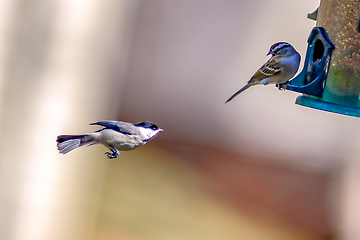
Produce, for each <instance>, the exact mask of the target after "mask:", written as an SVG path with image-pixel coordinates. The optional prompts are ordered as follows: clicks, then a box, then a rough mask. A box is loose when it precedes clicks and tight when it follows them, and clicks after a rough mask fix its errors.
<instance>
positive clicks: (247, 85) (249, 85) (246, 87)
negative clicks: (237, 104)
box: [225, 82, 255, 103]
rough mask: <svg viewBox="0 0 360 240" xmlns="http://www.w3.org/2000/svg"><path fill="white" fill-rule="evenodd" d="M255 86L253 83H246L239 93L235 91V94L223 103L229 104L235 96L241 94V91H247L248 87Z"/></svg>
mask: <svg viewBox="0 0 360 240" xmlns="http://www.w3.org/2000/svg"><path fill="white" fill-rule="evenodd" d="M253 85H255V83H254V82H248V83H247V84H246V85H245V86H243V87H242V88H241V89H240V90H239V91H237V92H236V93H234V95H232V96H231V97H230V98H229V99H228V100H226V102H225V103H228V102H230V101H231V100H233V99H234V98H235V97H236V96H237V95H239V94H240V93H242V92H243V91H245V90H246V89H248V88H249V87H251V86H253Z"/></svg>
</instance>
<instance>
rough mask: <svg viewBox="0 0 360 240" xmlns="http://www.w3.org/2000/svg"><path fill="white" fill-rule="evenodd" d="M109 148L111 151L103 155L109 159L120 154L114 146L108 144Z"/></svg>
mask: <svg viewBox="0 0 360 240" xmlns="http://www.w3.org/2000/svg"><path fill="white" fill-rule="evenodd" d="M109 149H110V150H111V152H106V153H105V155H106V156H107V157H108V158H109V159H113V158H117V157H118V156H119V155H120V151H119V150H117V149H116V148H114V147H113V146H109Z"/></svg>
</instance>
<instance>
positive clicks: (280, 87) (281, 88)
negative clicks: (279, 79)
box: [275, 81, 289, 91]
mask: <svg viewBox="0 0 360 240" xmlns="http://www.w3.org/2000/svg"><path fill="white" fill-rule="evenodd" d="M288 82H289V81H287V82H286V83H288ZM286 83H277V84H276V85H275V86H276V87H277V88H278V89H279V90H284V91H285V90H286Z"/></svg>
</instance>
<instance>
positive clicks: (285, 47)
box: [225, 42, 300, 103]
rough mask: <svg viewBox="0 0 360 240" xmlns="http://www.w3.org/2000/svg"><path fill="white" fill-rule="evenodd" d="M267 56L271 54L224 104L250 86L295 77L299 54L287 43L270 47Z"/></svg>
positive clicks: (279, 81)
mask: <svg viewBox="0 0 360 240" xmlns="http://www.w3.org/2000/svg"><path fill="white" fill-rule="evenodd" d="M269 54H271V58H270V59H269V60H268V61H267V62H266V63H265V64H264V65H262V66H261V67H260V68H259V70H257V72H256V73H255V74H254V75H253V76H252V77H251V79H250V80H249V81H248V83H247V84H246V85H245V86H244V87H243V88H241V89H240V90H239V91H237V92H236V93H235V94H234V95H232V96H231V97H230V98H229V99H228V100H227V101H226V102H225V103H228V102H230V101H231V100H233V98H235V97H236V96H237V95H239V94H240V93H242V92H243V91H245V90H246V89H248V88H249V87H251V86H254V85H258V84H264V85H266V84H269V83H273V84H280V83H285V82H287V81H288V80H290V78H292V77H293V76H294V75H295V73H296V72H297V70H298V68H299V64H300V54H299V53H298V52H297V51H296V50H295V49H294V48H293V46H291V45H290V44H289V43H287V42H278V43H275V44H273V45H272V46H271V47H270V50H269V53H268V54H267V55H269ZM267 55H266V56H267ZM279 89H280V87H279Z"/></svg>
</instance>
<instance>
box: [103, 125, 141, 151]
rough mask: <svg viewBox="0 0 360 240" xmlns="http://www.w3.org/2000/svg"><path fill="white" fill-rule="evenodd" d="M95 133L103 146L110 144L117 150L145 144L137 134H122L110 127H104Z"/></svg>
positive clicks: (127, 149) (125, 149) (126, 149)
mask: <svg viewBox="0 0 360 240" xmlns="http://www.w3.org/2000/svg"><path fill="white" fill-rule="evenodd" d="M97 134H98V136H97V137H96V140H97V142H99V143H101V144H103V145H105V146H112V147H114V148H116V149H118V150H119V151H129V150H132V149H134V148H137V147H139V146H141V145H144V144H145V143H144V142H143V141H142V137H141V136H139V135H128V134H122V133H119V132H116V131H114V130H112V129H105V130H103V131H101V132H97Z"/></svg>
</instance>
